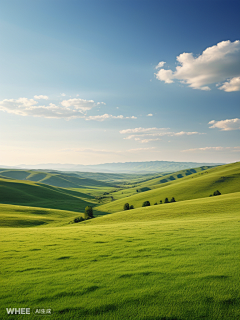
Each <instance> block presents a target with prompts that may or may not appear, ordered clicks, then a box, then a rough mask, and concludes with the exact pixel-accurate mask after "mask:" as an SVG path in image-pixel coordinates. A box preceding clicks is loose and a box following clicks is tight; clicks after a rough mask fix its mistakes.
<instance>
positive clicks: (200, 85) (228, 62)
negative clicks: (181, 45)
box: [155, 40, 240, 92]
mask: <svg viewBox="0 0 240 320" xmlns="http://www.w3.org/2000/svg"><path fill="white" fill-rule="evenodd" d="M176 59H177V62H178V63H179V65H178V66H177V67H176V69H175V70H174V71H173V70H170V69H168V70H166V69H161V68H162V66H163V64H162V63H161V62H160V63H159V64H158V66H157V67H156V68H157V69H159V68H160V70H159V71H158V72H157V73H155V76H156V78H157V79H158V80H161V81H164V82H165V83H173V82H174V80H179V81H180V82H181V83H185V84H188V85H189V87H191V88H193V89H200V90H210V88H209V86H208V85H210V84H212V83H217V82H223V81H226V80H227V81H226V82H225V83H223V85H222V86H221V87H219V89H220V90H224V91H226V92H231V91H240V41H239V40H236V41H234V42H231V41H229V40H228V41H222V42H219V43H218V44H217V45H215V46H212V47H209V48H207V49H206V50H204V51H203V52H202V54H201V55H199V56H196V57H194V56H193V54H192V53H186V52H184V53H182V54H180V55H179V56H177V58H176Z"/></svg>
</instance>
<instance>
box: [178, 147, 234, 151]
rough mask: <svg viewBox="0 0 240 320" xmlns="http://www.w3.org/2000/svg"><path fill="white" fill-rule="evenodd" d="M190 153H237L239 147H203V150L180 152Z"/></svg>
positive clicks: (195, 149)
mask: <svg viewBox="0 0 240 320" xmlns="http://www.w3.org/2000/svg"><path fill="white" fill-rule="evenodd" d="M192 151H235V152H239V151H240V147H204V148H194V149H187V150H182V152H192Z"/></svg>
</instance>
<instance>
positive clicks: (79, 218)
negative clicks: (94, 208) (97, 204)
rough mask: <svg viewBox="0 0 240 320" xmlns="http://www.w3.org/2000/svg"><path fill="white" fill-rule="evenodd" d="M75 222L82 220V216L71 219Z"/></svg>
mask: <svg viewBox="0 0 240 320" xmlns="http://www.w3.org/2000/svg"><path fill="white" fill-rule="evenodd" d="M73 221H74V222H75V223H78V222H82V221H84V219H83V217H78V218H75V219H74V220H73Z"/></svg>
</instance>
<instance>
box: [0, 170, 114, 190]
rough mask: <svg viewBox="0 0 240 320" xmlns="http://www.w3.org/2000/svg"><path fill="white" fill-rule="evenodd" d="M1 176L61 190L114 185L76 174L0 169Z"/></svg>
mask: <svg viewBox="0 0 240 320" xmlns="http://www.w3.org/2000/svg"><path fill="white" fill-rule="evenodd" d="M0 176H1V177H3V178H5V177H6V178H11V179H14V180H27V181H34V182H39V183H44V184H47V185H50V186H54V187H61V188H86V187H88V188H91V187H94V188H96V187H98V188H99V187H112V186H113V185H112V184H109V183H107V182H104V181H97V180H94V179H91V178H88V177H87V178H83V177H81V176H79V175H78V174H75V173H68V174H64V173H57V172H42V171H34V170H19V169H15V170H13V169H0Z"/></svg>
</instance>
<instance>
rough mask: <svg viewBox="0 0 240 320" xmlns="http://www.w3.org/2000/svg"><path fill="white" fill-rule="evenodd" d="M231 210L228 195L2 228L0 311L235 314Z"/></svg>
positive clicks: (148, 317) (181, 319)
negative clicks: (52, 224) (71, 220)
mask: <svg viewBox="0 0 240 320" xmlns="http://www.w3.org/2000/svg"><path fill="white" fill-rule="evenodd" d="M239 208H240V193H234V194H227V195H221V196H218V197H212V198H209V197H208V198H205V199H197V200H189V201H183V202H178V203H173V204H167V205H165V206H153V207H148V208H139V209H134V210H132V211H129V212H126V211H125V212H119V213H115V214H112V215H109V216H105V217H101V218H97V219H95V220H91V221H88V222H84V223H79V224H75V225H69V226H67V227H59V228H51V227H49V228H44V227H41V228H39V227H36V228H19V229H16V228H2V230H1V236H2V243H3V244H4V245H3V246H1V248H0V250H1V257H2V276H3V280H2V281H1V282H2V283H1V285H2V290H1V293H0V295H1V299H2V306H3V308H2V309H1V310H0V317H1V319H10V320H11V319H15V318H16V316H7V315H6V311H5V309H4V308H5V307H23V306H26V307H31V308H35V307H38V308H48V307H49V308H53V310H54V314H53V315H52V316H51V319H52V320H57V319H63V320H69V319H71V320H75V319H76V320H77V319H80V318H81V319H84V320H112V319H115V320H123V319H132V320H173V319H174V320H193V319H194V320H195V319H199V320H200V319H205V320H219V319H221V320H230V319H231V320H238V319H239V307H240V302H239V301H240V294H239V249H240V241H239V237H238V234H239V219H240V218H239ZM18 318H19V319H25V317H24V316H23V317H21V316H18ZM26 318H28V319H30V318H31V319H39V316H31V317H29V316H28V317H26Z"/></svg>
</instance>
